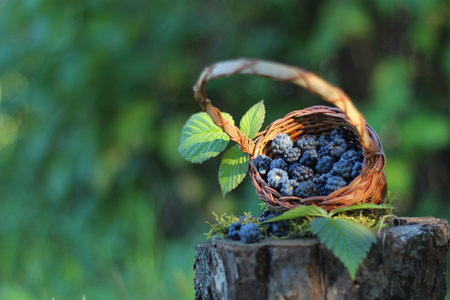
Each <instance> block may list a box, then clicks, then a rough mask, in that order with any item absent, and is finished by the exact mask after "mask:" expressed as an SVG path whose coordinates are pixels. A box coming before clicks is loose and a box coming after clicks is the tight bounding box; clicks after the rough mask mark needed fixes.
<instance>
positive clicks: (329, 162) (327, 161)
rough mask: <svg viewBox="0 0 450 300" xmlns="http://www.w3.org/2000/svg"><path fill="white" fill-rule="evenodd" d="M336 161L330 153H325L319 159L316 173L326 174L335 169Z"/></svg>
mask: <svg viewBox="0 0 450 300" xmlns="http://www.w3.org/2000/svg"><path fill="white" fill-rule="evenodd" d="M334 162H335V160H334V158H333V157H331V156H330V155H325V156H323V157H321V158H320V159H319V160H318V161H317V165H316V173H319V174H325V173H328V172H330V171H331V169H333V165H334Z"/></svg>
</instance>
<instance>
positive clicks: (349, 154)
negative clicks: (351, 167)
mask: <svg viewBox="0 0 450 300" xmlns="http://www.w3.org/2000/svg"><path fill="white" fill-rule="evenodd" d="M359 158H360V156H359V155H358V152H356V150H353V149H350V150H347V151H345V152H344V153H342V155H341V159H345V160H348V161H350V162H351V163H352V164H353V163H355V162H356V161H358V160H359Z"/></svg>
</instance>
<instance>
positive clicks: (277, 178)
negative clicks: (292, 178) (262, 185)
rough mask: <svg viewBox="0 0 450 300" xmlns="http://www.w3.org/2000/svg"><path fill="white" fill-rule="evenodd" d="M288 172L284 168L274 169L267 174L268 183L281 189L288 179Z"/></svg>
mask: <svg viewBox="0 0 450 300" xmlns="http://www.w3.org/2000/svg"><path fill="white" fill-rule="evenodd" d="M288 179H289V177H288V174H287V172H286V171H284V170H282V169H278V168H275V169H272V170H270V171H269V173H268V174H267V183H268V184H269V186H271V187H273V188H274V189H277V190H279V189H280V188H281V186H282V184H283V182H285V181H286V180H288Z"/></svg>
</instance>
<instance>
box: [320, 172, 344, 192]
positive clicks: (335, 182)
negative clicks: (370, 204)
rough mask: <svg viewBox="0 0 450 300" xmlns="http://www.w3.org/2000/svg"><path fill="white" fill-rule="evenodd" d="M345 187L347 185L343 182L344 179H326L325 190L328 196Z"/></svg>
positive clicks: (338, 177)
mask: <svg viewBox="0 0 450 300" xmlns="http://www.w3.org/2000/svg"><path fill="white" fill-rule="evenodd" d="M346 185H347V183H346V182H345V180H344V178H342V177H341V176H331V177H330V178H328V179H327V183H326V185H325V189H326V190H327V191H328V194H329V193H332V192H334V191H336V190H338V189H340V188H342V187H344V186H346Z"/></svg>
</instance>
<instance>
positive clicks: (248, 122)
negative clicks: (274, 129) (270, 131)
mask: <svg viewBox="0 0 450 300" xmlns="http://www.w3.org/2000/svg"><path fill="white" fill-rule="evenodd" d="M263 102H264V101H260V102H258V103H257V104H255V105H253V106H252V107H251V108H250V109H249V110H248V111H247V112H246V113H245V115H244V116H243V117H242V119H241V122H240V123H239V128H240V129H241V131H242V132H243V133H244V134H245V135H246V136H248V137H249V138H250V139H253V138H254V137H255V136H256V134H257V133H258V131H259V130H260V129H261V126H262V124H263V122H264V117H265V115H266V110H265V108H264V103H263Z"/></svg>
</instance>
